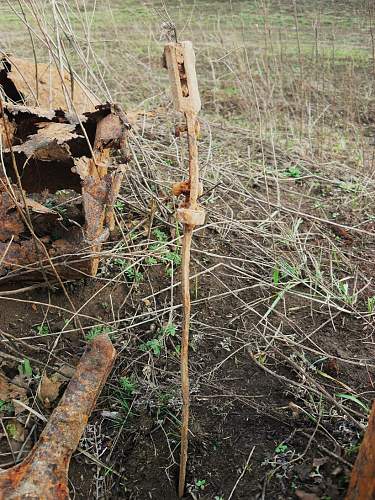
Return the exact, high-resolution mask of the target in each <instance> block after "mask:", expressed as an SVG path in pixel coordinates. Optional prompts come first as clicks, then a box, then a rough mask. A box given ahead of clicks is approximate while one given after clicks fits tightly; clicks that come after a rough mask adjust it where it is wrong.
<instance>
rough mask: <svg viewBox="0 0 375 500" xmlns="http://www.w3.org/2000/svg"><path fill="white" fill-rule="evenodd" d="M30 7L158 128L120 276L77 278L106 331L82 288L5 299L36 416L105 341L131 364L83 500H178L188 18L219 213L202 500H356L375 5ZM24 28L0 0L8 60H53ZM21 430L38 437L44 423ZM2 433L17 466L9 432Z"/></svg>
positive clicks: (122, 209)
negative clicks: (181, 90) (51, 377)
mask: <svg viewBox="0 0 375 500" xmlns="http://www.w3.org/2000/svg"><path fill="white" fill-rule="evenodd" d="M11 5H13V3H12V4H11ZM30 5H34V6H35V8H38V9H40V10H39V11H38V15H37V18H38V20H39V25H38V22H37V21H36V20H35V18H33V15H32V12H31V11H29V10H27V9H26V7H25V5H24V7H25V15H26V16H27V19H28V25H29V27H31V29H32V30H35V34H34V35H33V36H34V42H35V46H36V56H37V58H38V60H44V61H46V60H48V51H47V50H46V47H45V43H44V42H43V37H41V36H40V32H41V28H42V29H43V30H44V31H45V32H48V33H49V34H50V35H51V37H52V38H51V39H54V40H56V29H58V32H59V34H60V35H59V36H60V37H61V38H62V39H63V40H64V48H65V52H66V55H67V58H68V59H69V62H70V64H71V66H72V68H74V70H75V71H77V73H78V74H79V75H81V77H82V78H83V79H84V80H85V81H86V82H87V85H88V86H89V87H90V88H91V89H93V91H94V92H95V93H96V94H97V95H98V97H99V98H100V99H101V100H112V101H116V102H119V103H121V104H122V105H123V107H124V109H125V110H127V111H132V112H137V118H136V119H135V124H134V130H133V133H132V136H131V141H130V148H131V152H132V157H133V158H132V162H131V166H130V168H129V169H128V171H127V174H126V179H125V181H124V185H123V188H122V191H121V196H120V198H119V200H118V202H117V209H116V217H117V228H116V231H115V234H114V235H113V238H112V241H111V243H110V244H108V245H107V246H106V247H105V251H103V256H102V261H101V267H100V272H99V274H98V276H97V277H96V278H92V279H89V278H87V279H85V280H82V281H80V282H74V283H68V284H67V287H68V290H69V294H70V295H71V298H72V300H73V302H74V304H75V306H76V308H77V309H79V311H80V314H82V318H81V321H82V325H83V327H84V331H85V337H84V338H82V335H81V333H80V332H79V331H78V330H76V329H75V328H74V327H73V326H71V325H70V326H69V328H65V326H64V325H65V322H66V321H67V320H69V319H71V317H72V314H73V313H72V311H71V308H70V306H69V304H68V302H67V300H66V298H65V296H64V295H63V294H62V292H61V291H59V290H56V291H54V292H53V293H52V292H51V291H46V290H37V291H33V292H28V293H21V292H20V293H19V294H14V295H6V294H4V290H6V289H7V287H5V286H2V287H1V289H0V300H1V305H0V335H2V338H3V340H4V346H3V347H2V351H3V352H0V361H1V363H2V367H1V370H2V371H3V372H4V373H5V374H6V375H7V376H8V377H10V376H11V375H12V374H13V375H14V374H15V373H17V371H18V370H19V367H21V368H20V369H21V370H22V366H24V365H23V364H24V360H25V359H27V360H29V361H30V364H31V368H32V371H33V374H32V377H29V385H28V389H27V390H28V393H27V394H28V405H29V406H31V407H32V408H33V409H35V410H36V411H37V412H39V413H43V414H44V415H45V416H46V417H48V414H49V411H50V409H48V408H43V405H41V403H40V402H38V400H37V398H36V396H35V395H36V390H37V387H38V383H39V380H40V377H41V374H42V372H43V370H45V369H47V370H48V371H50V370H52V371H53V370H55V369H56V368H58V367H61V365H62V364H63V363H67V364H69V365H71V366H74V365H75V364H76V363H77V360H78V358H79V355H80V354H81V353H82V352H83V348H84V346H85V345H86V343H87V342H89V341H90V338H92V337H93V336H95V335H97V334H98V333H100V332H101V331H103V330H106V331H108V329H109V331H110V332H111V337H112V338H113V342H114V345H115V347H116V349H117V352H118V358H117V361H116V365H115V368H114V370H113V373H112V375H111V377H110V380H109V381H108V383H107V385H106V386H105V388H104V391H103V394H102V396H101V398H100V401H99V403H98V405H97V407H96V409H95V411H94V412H93V415H92V417H91V419H90V422H89V425H88V427H87V430H86V432H85V435H84V437H83V439H82V441H81V444H80V449H81V450H84V452H85V453H82V451H81V452H77V453H76V454H75V456H74V460H73V463H72V465H71V471H70V478H71V488H72V495H73V494H74V498H97V499H102V498H123V499H142V500H143V499H146V498H152V499H157V500H158V499H160V500H161V499H174V498H176V481H177V475H178V456H179V427H180V417H181V397H180V390H179V384H180V379H179V352H180V329H181V300H180V289H179V266H180V262H181V257H180V253H181V252H180V247H181V227H179V225H178V223H177V222H176V219H175V209H176V205H177V201H176V200H175V199H173V198H172V196H171V194H170V188H171V185H172V183H173V182H175V181H179V180H181V179H182V178H183V177H184V175H185V173H186V158H185V157H186V145H185V143H184V139H177V138H176V137H174V129H175V125H176V124H177V123H178V122H179V121H180V119H181V118H180V117H179V116H177V115H176V113H175V112H174V111H173V109H172V106H171V102H170V97H169V84H168V79H167V74H166V71H165V70H164V69H163V68H162V66H161V55H162V51H163V44H164V43H165V42H164V41H162V40H160V25H161V23H162V22H164V21H167V20H173V22H174V23H175V24H176V27H177V32H178V37H179V39H181V40H182V39H190V40H192V41H193V43H194V46H195V50H196V56H197V74H198V82H199V86H200V92H201V97H202V112H201V114H200V119H201V137H200V140H199V151H200V164H201V171H202V181H203V184H204V188H205V192H204V194H203V197H202V202H203V204H204V206H205V209H206V211H207V214H208V217H207V221H206V224H205V226H204V227H203V228H201V229H199V230H198V231H196V233H195V237H194V247H193V252H192V268H193V269H192V275H193V278H192V280H191V291H192V297H193V318H192V331H191V392H192V410H191V411H192V416H191V428H190V430H191V435H190V443H191V444H190V450H189V462H188V478H187V479H188V486H187V498H193V499H198V498H199V499H215V500H230V499H244V500H245V499H295V498H306V499H307V498H309V499H311V500H314V499H322V500H323V499H324V500H330V499H332V500H333V499H340V498H344V495H345V491H346V488H347V484H348V479H349V477H350V470H351V467H352V463H353V461H354V459H355V457H356V454H357V451H358V447H359V444H360V440H361V436H362V433H363V430H364V428H365V426H366V422H367V418H368V413H369V410H370V408H371V402H372V400H373V399H374V395H375V392H374V376H375V363H374V319H375V284H374V275H375V264H374V262H375V260H374V257H375V254H374V227H375V210H374V194H375V179H374V175H375V167H374V152H375V150H374V145H375V142H374V136H375V94H374V81H375V52H374V50H375V46H374V36H375V26H374V22H375V21H374V20H375V8H374V6H373V5H372V2H370V1H361V0H356V1H355V0H350V1H339V0H332V1H328V0H320V1H314V2H312V1H308V0H300V1H298V2H295V3H294V2H292V1H288V0H274V1H271V0H263V1H262V0H258V1H255V0H254V1H253V0H246V1H245V0H243V1H239V0H236V1H219V0H216V1H211V2H208V1H200V0H197V1H196V2H188V1H170V0H168V1H166V2H165V3H163V2H156V1H155V2H154V1H151V0H150V1H147V2H137V1H135V0H129V1H123V0H103V1H102V2H97V3H95V2H93V1H87V2H84V1H79V2H75V1H73V0H72V1H70V0H66V1H65V2H61V3H59V4H58V3H56V5H58V6H59V8H60V10H61V13H57V14H56V13H55V16H53V12H52V7H51V5H52V4H49V3H48V4H47V3H46V4H45V5H44V6H42V3H41V2H35V1H34V2H31V4H30ZM17 13H18V14H19V15H20V10H19V7H17V6H14V7H13V8H11V6H10V5H9V4H8V3H7V2H5V1H4V0H0V29H1V32H2V47H1V48H2V50H6V51H10V52H12V53H13V54H16V55H18V56H20V57H28V58H32V57H33V51H32V45H31V43H30V38H29V33H28V30H27V29H26V27H25V26H24V25H23V24H22V22H21V20H20V18H19V17H17ZM60 14H61V15H60ZM21 16H22V15H21ZM56 20H59V21H58V22H57V21H56ZM38 37H39V38H38ZM54 37H55V38H54ZM2 293H3V295H2ZM34 303H35V305H33V304H34ZM84 315H85V316H84ZM3 332H5V334H7V335H8V336H6V335H5V334H4V335H3ZM9 334H10V335H11V336H12V340H11V341H10V340H9V338H10V337H9ZM5 341H6V342H5ZM52 355H53V356H52ZM51 356H52V357H51ZM12 357H13V358H12ZM47 357H48V366H46V365H47ZM0 412H2V416H3V422H4V424H3V429H5V430H6V429H8V427H7V425H9V424H7V422H8V421H10V422H13V421H14V419H15V416H14V409H12V406H11V405H9V403H8V402H7V401H3V402H2V404H1V400H0ZM18 419H19V421H20V422H21V423H22V425H24V426H25V428H26V430H27V432H26V435H28V436H30V441H31V442H33V441H35V440H36V439H37V437H38V435H39V434H40V431H41V429H42V428H43V422H41V421H40V420H38V418H37V417H36V416H35V415H34V414H28V412H27V411H26V412H23V414H21V416H19V417H18ZM13 437H14V436H13ZM0 439H1V441H0V451H1V456H0V458H1V460H2V463H7V464H8V465H10V464H11V463H13V460H14V452H10V451H9V442H10V441H11V440H12V436H11V435H9V430H8V432H6V431H4V433H3V434H0ZM25 450H27V447H25ZM19 458H22V454H20V455H19ZM304 494H310V495H312V496H310V497H307V496H303V495H304Z"/></svg>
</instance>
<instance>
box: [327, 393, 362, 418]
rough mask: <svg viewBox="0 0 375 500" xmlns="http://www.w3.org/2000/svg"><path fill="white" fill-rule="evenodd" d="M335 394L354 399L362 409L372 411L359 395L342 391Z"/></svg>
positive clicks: (339, 396)
mask: <svg viewBox="0 0 375 500" xmlns="http://www.w3.org/2000/svg"><path fill="white" fill-rule="evenodd" d="M335 396H336V397H337V398H340V399H346V400H348V401H352V402H353V403H355V404H356V405H358V406H360V407H361V408H362V410H364V411H365V412H366V413H367V414H368V413H370V408H369V407H368V406H367V405H366V404H365V403H364V402H363V401H361V400H360V399H359V398H357V396H354V395H353V394H346V393H342V392H341V393H339V394H335Z"/></svg>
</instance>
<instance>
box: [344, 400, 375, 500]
mask: <svg viewBox="0 0 375 500" xmlns="http://www.w3.org/2000/svg"><path fill="white" fill-rule="evenodd" d="M374 499H375V402H374V403H373V405H372V410H371V413H370V416H369V420H368V427H367V430H366V432H365V435H364V437H363V441H362V444H361V446H360V448H359V452H358V456H357V459H356V461H355V464H354V467H353V470H352V474H351V478H350V484H349V488H348V492H347V494H346V497H345V500H374Z"/></svg>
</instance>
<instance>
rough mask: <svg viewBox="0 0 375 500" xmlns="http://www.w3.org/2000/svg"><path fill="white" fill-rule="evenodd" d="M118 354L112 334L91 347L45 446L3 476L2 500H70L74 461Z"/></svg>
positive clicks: (51, 424)
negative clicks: (70, 466) (72, 460)
mask: <svg viewBox="0 0 375 500" xmlns="http://www.w3.org/2000/svg"><path fill="white" fill-rule="evenodd" d="M115 354H116V353H115V350H114V348H113V346H112V343H111V341H110V339H109V337H108V335H106V334H103V335H99V336H97V337H95V338H94V339H93V341H92V342H90V343H89V344H88V346H87V348H86V352H85V353H84V355H83V356H82V358H81V360H80V362H79V364H78V366H77V369H76V371H75V373H74V375H73V377H72V379H71V381H70V382H69V385H68V387H67V388H66V390H65V393H64V395H63V397H62V398H61V401H60V404H59V405H58V406H57V407H56V408H55V410H54V411H53V413H52V415H51V417H50V419H49V421H48V423H47V424H46V426H45V428H44V430H43V432H42V434H41V436H40V438H39V441H38V442H37V443H36V445H35V446H34V448H33V449H32V450H31V452H30V454H29V455H28V456H27V457H26V459H25V460H24V461H23V462H22V463H21V464H19V465H16V466H15V467H12V468H11V469H8V470H6V471H4V472H1V473H0V500H21V499H24V498H34V499H43V500H63V499H64V500H66V499H69V488H68V468H69V463H70V459H71V456H72V454H73V452H74V451H75V450H76V448H77V446H78V443H79V440H80V438H81V436H82V434H83V431H84V429H85V427H86V424H87V421H88V419H89V416H90V414H91V412H92V410H93V408H94V406H95V403H96V400H97V398H98V396H99V394H100V392H101V390H102V388H103V385H104V383H105V381H106V379H107V377H108V375H109V373H110V370H111V368H112V365H113V362H114V359H115Z"/></svg>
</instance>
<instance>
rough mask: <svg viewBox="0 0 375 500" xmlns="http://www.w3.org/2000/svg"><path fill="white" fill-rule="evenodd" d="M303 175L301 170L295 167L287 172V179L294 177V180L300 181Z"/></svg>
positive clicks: (289, 168)
mask: <svg viewBox="0 0 375 500" xmlns="http://www.w3.org/2000/svg"><path fill="white" fill-rule="evenodd" d="M301 175H302V172H301V170H300V169H299V168H298V167H295V166H293V165H292V166H290V167H288V168H287V169H286V170H285V176H286V177H292V178H293V179H298V178H299V177H301Z"/></svg>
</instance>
